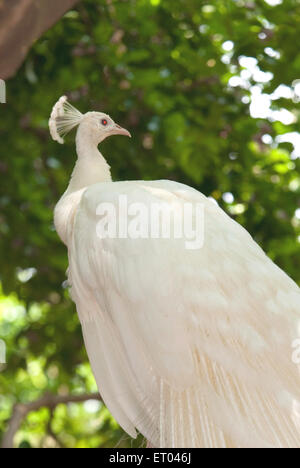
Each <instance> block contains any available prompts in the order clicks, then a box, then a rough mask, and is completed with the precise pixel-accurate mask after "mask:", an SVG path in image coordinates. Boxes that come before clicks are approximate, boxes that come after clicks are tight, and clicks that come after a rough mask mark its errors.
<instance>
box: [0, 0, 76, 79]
mask: <svg viewBox="0 0 300 468" xmlns="http://www.w3.org/2000/svg"><path fill="white" fill-rule="evenodd" d="M77 2H78V0H51V1H49V0H14V1H12V0H2V1H1V2H0V71H1V76H0V78H2V79H7V78H10V77H11V76H13V75H14V73H15V71H16V70H17V69H18V67H19V66H20V65H21V63H22V62H23V60H24V58H25V56H26V54H27V52H28V50H29V48H30V47H31V45H32V43H33V42H34V41H36V40H37V39H38V38H39V37H40V36H41V35H42V34H43V32H44V31H46V30H47V29H49V28H50V27H51V26H52V25H53V24H54V23H55V22H56V21H58V19H59V18H60V17H61V16H62V15H63V14H64V13H65V12H66V11H67V10H69V9H70V8H72V6H73V5H75V3H77Z"/></svg>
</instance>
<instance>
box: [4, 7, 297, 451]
mask: <svg viewBox="0 0 300 468" xmlns="http://www.w3.org/2000/svg"><path fill="white" fill-rule="evenodd" d="M299 30H300V3H299V1H297V0H284V1H280V0H268V1H263V0H261V1H251V0H236V1H234V0H227V1H218V0H217V1H214V2H207V1H201V0H176V1H175V0H119V1H114V0H83V1H81V2H79V3H78V4H77V6H76V7H74V9H72V10H70V11H68V12H67V13H66V14H65V15H64V17H63V18H61V19H60V20H59V21H58V22H57V23H56V24H55V25H54V26H53V27H52V28H51V29H50V30H48V31H47V32H46V33H45V34H43V36H42V37H41V38H40V39H39V40H37V41H36V42H35V44H34V45H33V47H32V48H31V50H30V52H29V54H28V55H27V57H26V60H25V62H24V64H23V65H22V67H21V69H20V70H18V72H17V73H16V74H15V76H14V77H13V78H11V79H10V80H8V81H7V104H5V105H1V104H0V118H1V124H0V138H1V145H0V180H1V184H0V258H1V270H0V275H1V276H0V280H1V289H0V338H1V339H2V340H4V341H5V342H6V345H7V364H6V365H2V366H1V372H0V440H1V439H2V444H3V443H4V441H5V440H7V437H10V438H12V435H13V434H14V444H15V446H16V447H69V448H71V447H72V448H73V447H75V448H76V447H77V448H79V447H115V446H116V445H118V446H119V447H130V446H141V445H142V444H143V440H142V438H141V437H140V438H139V439H138V440H137V441H132V440H131V439H130V438H129V437H128V436H127V435H126V434H124V433H123V431H122V430H121V429H120V428H119V427H118V425H117V424H116V422H115V421H114V420H113V419H112V417H111V416H110V414H109V412H108V411H107V409H106V408H105V407H104V405H102V403H101V402H100V401H98V400H97V399H95V398H96V397H95V395H94V393H95V392H96V391H97V389H96V386H95V382H94V379H93V376H92V374H91V371H90V367H89V364H88V361H87V356H86V353H85V349H84V347H83V341H82V335H81V330H80V326H79V321H78V319H77V316H76V311H75V307H74V304H73V303H72V302H71V300H70V298H69V295H68V290H67V287H66V283H65V279H66V278H65V270H66V268H67V253H66V249H65V247H64V246H63V245H62V243H61V242H60V240H59V239H58V236H57V234H56V232H55V230H54V227H53V208H54V205H55V203H56V201H57V200H58V199H59V197H60V195H61V194H62V193H63V191H64V190H65V188H66V186H67V183H68V178H69V176H70V173H71V170H72V166H73V164H74V162H75V147H74V134H72V135H70V136H68V137H67V143H66V145H64V146H61V145H58V144H57V143H54V142H53V141H51V139H50V137H49V133H48V128H47V121H48V117H49V114H50V111H51V108H52V106H53V104H54V103H55V102H56V100H57V99H58V98H59V97H60V96H61V95H62V94H67V95H68V96H69V98H70V101H71V102H72V103H73V104H74V105H75V106H77V107H78V108H79V109H80V110H81V111H82V112H85V111H88V110H102V111H104V112H106V113H108V114H110V115H111V116H112V117H113V119H114V120H116V121H117V122H118V123H120V124H121V125H123V126H124V127H126V128H128V129H129V130H130V131H131V133H132V134H133V138H132V139H131V140H128V141H127V140H124V139H122V138H116V137H115V138H111V139H108V140H107V141H105V142H104V143H103V144H102V146H101V151H102V153H103V154H104V155H105V156H106V157H107V160H108V162H109V164H110V165H111V167H112V173H113V177H114V179H115V180H119V179H120V180H124V179H159V178H163V179H173V180H178V181H180V182H183V183H186V184H189V185H191V186H193V187H195V188H197V189H199V190H200V191H202V192H203V193H204V194H206V195H207V196H210V197H213V198H214V199H215V200H216V201H217V202H218V203H219V204H220V206H221V207H222V208H223V209H224V210H225V211H226V212H227V213H228V214H229V215H231V216H232V217H233V218H234V219H236V220H237V221H238V222H239V223H241V224H242V225H243V226H245V227H246V228H247V229H248V231H249V232H250V233H251V234H252V235H253V236H254V238H255V239H256V241H257V242H258V243H259V244H260V245H261V246H262V247H263V248H264V250H265V251H266V252H267V253H268V255H269V256H270V257H271V258H272V259H273V260H274V261H275V262H276V263H277V264H278V265H279V266H280V267H281V268H283V269H284V270H285V271H286V272H287V273H288V274H289V275H290V276H291V277H292V278H293V279H294V280H296V281H297V282H298V283H299V280H300V255H299V251H300V230H299V224H300V209H299V201H300V177H299V168H300V159H299V157H300V134H299V133H297V132H298V131H299V124H298V123H297V120H298V115H299V101H300V47H299V46H300V43H299ZM40 399H42V400H41V401H40ZM78 399H79V400H81V399H82V400H84V401H79V402H78ZM28 404H30V405H29V406H28ZM0 443H1V442H0Z"/></svg>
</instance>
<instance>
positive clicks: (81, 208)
mask: <svg viewBox="0 0 300 468" xmlns="http://www.w3.org/2000/svg"><path fill="white" fill-rule="evenodd" d="M59 103H60V104H59ZM59 103H58V104H57V105H56V106H57V107H56V108H55V112H54V113H53V114H52V117H51V119H50V128H51V132H52V135H54V136H55V137H56V139H58V140H59V138H60V135H61V130H60V128H58V127H57V126H56V118H57V117H56V116H57V115H59V116H60V118H62V117H63V116H65V119H66V121H68V122H69V121H70V120H71V121H72V122H73V120H72V119H73V118H75V120H76V118H78V117H79V114H80V113H78V114H77V113H76V112H78V111H76V110H75V111H73V110H72V109H71V108H66V107H64V110H62V109H63V108H62V103H63V104H64V103H65V100H64V99H63V100H62V101H59ZM73 109H74V108H73ZM70 112H71V114H70ZM72 112H75V114H73V115H72ZM80 116H81V117H80V119H79V122H77V123H78V124H79V128H78V131H77V137H76V144H77V153H78V160H77V163H76V165H75V168H74V171H73V175H72V178H71V181H70V184H69V187H68V189H67V191H66V192H65V194H64V195H63V197H62V198H61V200H60V201H59V203H58V204H57V206H56V209H55V225H56V228H57V231H58V233H59V235H60V237H61V239H62V240H63V242H64V243H65V244H66V245H67V247H68V255H69V270H68V275H69V282H70V285H71V294H72V298H73V299H74V301H75V303H76V306H77V311H78V314H79V318H80V321H81V324H82V329H83V334H84V339H85V344H86V348H87V352H88V355H89V359H90V362H91V366H92V369H93V372H94V375H95V378H96V381H97V384H98V386H99V390H100V393H101V395H102V397H103V399H104V401H105V403H106V405H107V407H108V408H109V410H110V411H111V413H112V414H113V416H114V417H115V418H116V419H117V421H118V422H119V424H120V425H121V426H122V427H123V428H124V430H125V431H127V432H128V433H129V434H130V435H131V436H133V437H135V435H136V429H137V430H138V431H140V432H141V433H142V434H143V435H144V436H145V437H146V438H147V439H148V440H149V442H150V443H151V444H152V445H153V446H154V447H213V448H217V447H300V416H299V413H300V385H299V384H300V379H299V367H298V366H297V364H296V363H294V362H293V360H292V352H293V348H292V343H293V341H294V340H295V339H296V338H298V336H299V335H298V333H299V331H300V321H299V319H300V317H299V315H300V314H299V310H300V307H299V306H300V294H299V288H298V286H297V285H296V284H295V283H294V282H293V281H292V280H291V279H290V278H289V277H288V276H287V275H286V274H285V273H284V272H283V271H281V270H280V269H279V268H278V267H277V266H276V265H275V264H274V263H273V262H272V261H271V260H270V259H269V258H268V257H267V256H266V255H265V254H264V252H263V251H262V250H261V249H260V247H259V246H258V245H257V244H256V243H255V242H254V241H253V239H252V238H251V236H250V235H249V234H248V232H247V231H246V230H245V229H243V228H242V227H241V226H240V225H239V224H237V223H236V222H235V221H233V220H232V219H231V218H230V217H229V216H227V215H226V214H225V213H224V212H223V211H222V210H221V209H220V208H219V207H218V206H217V205H216V204H214V203H213V202H212V201H210V200H209V199H208V198H206V197H205V196H204V195H203V194H201V193H199V192H198V191H196V190H194V189H192V188H191V187H188V186H186V185H182V184H180V183H176V182H171V181H167V180H160V181H151V182H148V181H147V182H144V181H129V182H112V181H111V177H110V171H109V166H108V165H107V163H106V162H105V160H104V158H103V156H102V155H101V154H100V153H99V152H98V150H97V145H98V144H99V143H100V142H101V141H102V140H103V139H104V138H106V137H107V136H109V135H112V134H118V133H119V134H123V135H126V134H127V135H129V134H128V132H127V131H126V130H124V129H122V128H121V127H119V126H117V125H116V124H115V123H114V122H113V121H112V119H111V118H110V117H109V116H107V115H105V114H102V113H95V112H92V113H87V114H85V115H82V114H80ZM103 122H107V123H106V124H105V125H104V124H103ZM73 126H74V125H72V126H71V127H73ZM71 127H70V128H71ZM120 195H126V197H127V200H128V203H129V204H130V203H135V202H137V201H138V202H142V203H143V204H144V205H145V206H146V207H150V206H151V205H152V204H153V203H165V202H167V203H168V204H169V206H172V207H173V206H174V207H177V208H172V209H174V210H175V209H178V206H180V205H182V204H184V203H185V202H189V203H193V204H196V203H202V204H204V213H205V224H204V245H203V247H202V248H201V249H198V250H187V249H186V248H185V245H184V239H161V238H160V239H151V238H148V239H130V238H122V239H120V238H115V239H110V238H103V239H100V238H99V237H98V236H97V233H96V227H97V222H98V221H99V216H97V214H96V210H97V206H98V205H99V203H103V202H110V203H111V204H112V205H113V206H114V207H116V209H117V206H118V200H119V196H120ZM173 202H174V204H173Z"/></svg>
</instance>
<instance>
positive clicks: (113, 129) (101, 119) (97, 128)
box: [49, 96, 131, 145]
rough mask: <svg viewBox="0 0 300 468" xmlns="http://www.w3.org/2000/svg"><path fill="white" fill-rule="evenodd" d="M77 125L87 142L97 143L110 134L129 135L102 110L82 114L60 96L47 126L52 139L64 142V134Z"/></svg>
mask: <svg viewBox="0 0 300 468" xmlns="http://www.w3.org/2000/svg"><path fill="white" fill-rule="evenodd" d="M77 126H78V132H79V133H80V134H81V135H82V137H83V138H84V139H85V140H86V141H87V142H88V141H91V142H93V143H94V144H97V145H98V144H99V143H101V141H103V140H105V138H107V137H108V136H111V135H125V136H128V137H131V135H130V133H129V132H128V130H126V129H125V128H122V127H120V125H118V124H116V123H115V122H114V121H113V119H112V118H111V117H110V116H109V115H107V114H104V113H102V112H87V113H86V114H82V113H81V112H79V111H78V110H77V109H76V108H75V107H73V106H72V105H71V104H70V103H69V102H68V100H67V97H66V96H62V97H61V98H60V99H59V100H58V101H57V103H56V104H55V106H54V107H53V110H52V113H51V116H50V119H49V128H50V133H51V136H52V138H53V140H55V141H58V143H64V136H65V135H66V134H67V133H69V132H70V131H71V130H72V129H73V128H75V127H77Z"/></svg>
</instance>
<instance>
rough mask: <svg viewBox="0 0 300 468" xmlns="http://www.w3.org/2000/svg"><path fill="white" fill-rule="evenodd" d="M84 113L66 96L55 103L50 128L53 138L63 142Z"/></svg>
mask: <svg viewBox="0 0 300 468" xmlns="http://www.w3.org/2000/svg"><path fill="white" fill-rule="evenodd" d="M82 117H83V114H82V113H81V112H79V110H77V109H76V108H75V107H73V106H72V105H71V104H70V103H69V102H68V98H67V97H66V96H62V97H61V98H60V99H59V100H58V101H57V103H56V104H55V105H54V107H53V109H52V112H51V116H50V119H49V129H50V134H51V136H52V138H53V140H55V141H58V143H61V144H63V143H64V139H63V137H64V136H65V135H66V134H67V133H69V132H70V131H71V130H72V129H73V128H74V127H76V126H77V125H79V124H80V122H81V120H82Z"/></svg>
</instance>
